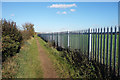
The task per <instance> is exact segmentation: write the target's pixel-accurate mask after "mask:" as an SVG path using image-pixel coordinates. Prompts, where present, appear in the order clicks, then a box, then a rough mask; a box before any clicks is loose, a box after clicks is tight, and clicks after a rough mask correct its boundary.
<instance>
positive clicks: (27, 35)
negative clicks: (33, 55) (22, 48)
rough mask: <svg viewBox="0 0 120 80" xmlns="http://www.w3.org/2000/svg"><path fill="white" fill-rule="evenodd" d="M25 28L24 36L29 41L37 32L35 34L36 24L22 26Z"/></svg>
mask: <svg viewBox="0 0 120 80" xmlns="http://www.w3.org/2000/svg"><path fill="white" fill-rule="evenodd" d="M22 26H23V29H24V31H23V36H24V39H29V38H30V37H31V36H34V34H35V32H34V27H33V26H34V24H32V23H25V24H23V25H22Z"/></svg>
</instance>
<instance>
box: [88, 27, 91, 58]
mask: <svg viewBox="0 0 120 80" xmlns="http://www.w3.org/2000/svg"><path fill="white" fill-rule="evenodd" d="M90 53H91V28H89V29H88V58H89V60H90V59H91V58H90V57H91V56H90Z"/></svg>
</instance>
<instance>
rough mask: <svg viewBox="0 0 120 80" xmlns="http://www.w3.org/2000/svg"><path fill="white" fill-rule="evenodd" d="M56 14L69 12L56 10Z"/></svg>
mask: <svg viewBox="0 0 120 80" xmlns="http://www.w3.org/2000/svg"><path fill="white" fill-rule="evenodd" d="M56 14H67V12H66V11H63V12H60V11H58V12H56Z"/></svg>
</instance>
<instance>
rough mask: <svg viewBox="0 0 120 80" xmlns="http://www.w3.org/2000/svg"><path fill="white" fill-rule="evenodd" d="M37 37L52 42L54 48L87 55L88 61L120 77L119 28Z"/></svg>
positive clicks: (56, 33) (67, 32)
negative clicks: (98, 64)
mask: <svg viewBox="0 0 120 80" xmlns="http://www.w3.org/2000/svg"><path fill="white" fill-rule="evenodd" d="M38 35H39V36H40V37H42V38H43V39H44V40H46V41H49V42H52V41H54V42H55V45H56V46H59V47H62V48H65V49H66V48H67V49H68V48H69V49H75V50H77V49H78V50H80V54H85V55H87V56H88V58H89V60H94V61H96V62H99V63H101V64H104V65H106V66H107V67H108V68H109V71H113V72H114V74H115V75H117V76H120V27H111V28H97V29H88V30H79V31H66V32H55V33H41V34H38Z"/></svg>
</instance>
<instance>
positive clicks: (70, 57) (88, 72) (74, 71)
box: [38, 38, 102, 78]
mask: <svg viewBox="0 0 120 80" xmlns="http://www.w3.org/2000/svg"><path fill="white" fill-rule="evenodd" d="M38 40H39V43H40V45H41V46H42V47H43V48H44V49H45V50H46V53H47V54H48V55H49V57H50V59H51V60H52V62H53V64H54V66H55V68H56V70H57V73H58V75H59V77H61V78H68V77H69V78H97V77H102V76H101V73H100V71H99V68H98V67H97V66H96V67H95V66H94V65H95V64H93V63H92V62H88V61H87V59H86V58H85V57H81V56H79V55H77V54H74V53H73V52H70V53H67V52H65V51H61V52H60V51H57V50H56V49H55V48H53V47H50V44H49V43H46V42H45V41H43V40H42V39H41V38H38ZM78 58H80V59H78ZM80 60H81V61H80ZM79 61H80V62H79Z"/></svg>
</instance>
